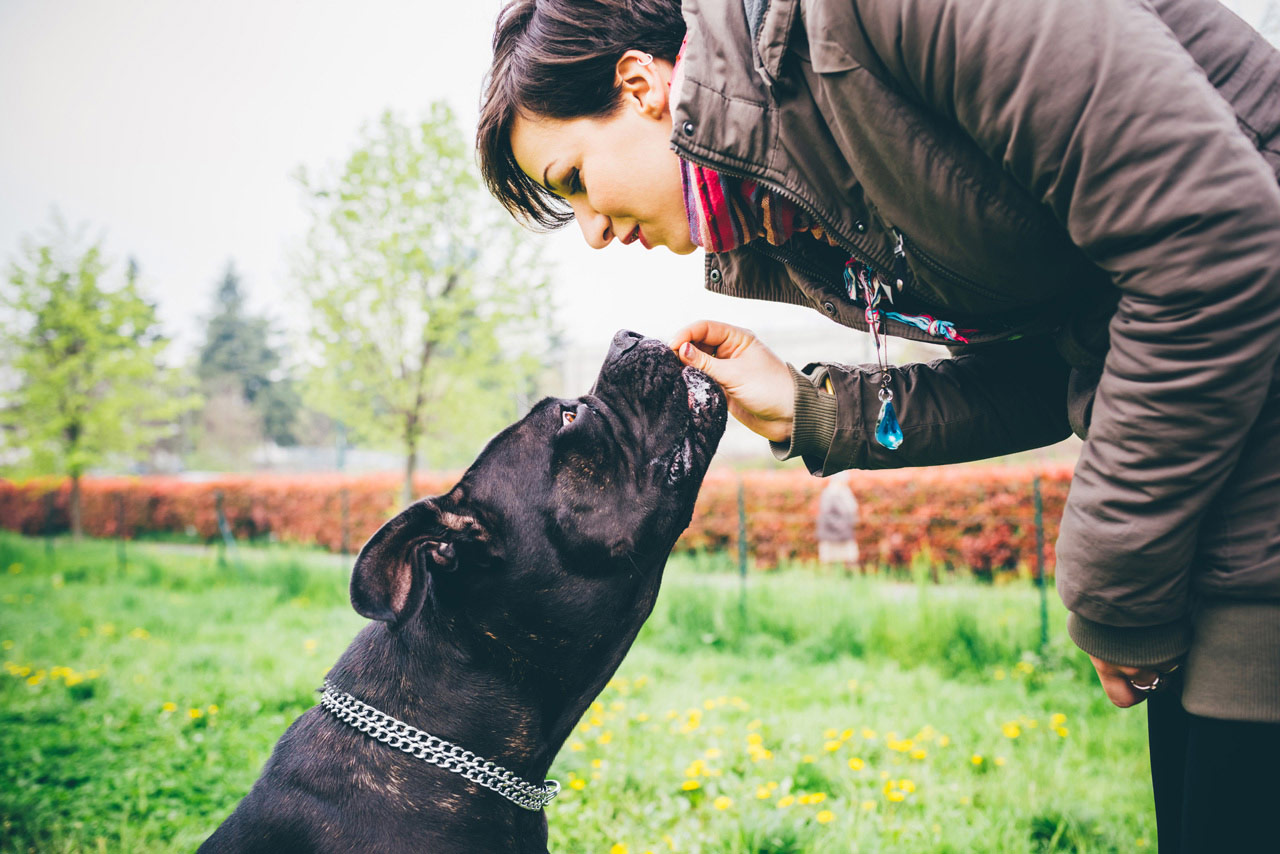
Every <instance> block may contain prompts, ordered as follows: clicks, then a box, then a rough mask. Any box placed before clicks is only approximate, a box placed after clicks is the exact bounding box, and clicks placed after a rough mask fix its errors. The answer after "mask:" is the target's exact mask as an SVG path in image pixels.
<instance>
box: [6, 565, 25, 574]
mask: <svg viewBox="0 0 1280 854" xmlns="http://www.w3.org/2000/svg"><path fill="white" fill-rule="evenodd" d="M20 572H22V564H20V563H11V564H9V574H10V575H17V574H18V573H20Z"/></svg>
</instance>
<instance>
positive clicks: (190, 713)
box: [187, 709, 204, 721]
mask: <svg viewBox="0 0 1280 854" xmlns="http://www.w3.org/2000/svg"><path fill="white" fill-rule="evenodd" d="M187 717H189V718H191V720H193V721H194V720H196V719H198V718H202V717H204V709H187Z"/></svg>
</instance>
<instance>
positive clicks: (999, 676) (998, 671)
mask: <svg viewBox="0 0 1280 854" xmlns="http://www.w3.org/2000/svg"><path fill="white" fill-rule="evenodd" d="M995 677H996V679H1003V678H1004V677H1005V672H1004V671H1003V670H1001V669H999V668H997V669H996V672H995Z"/></svg>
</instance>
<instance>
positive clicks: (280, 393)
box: [196, 264, 301, 445]
mask: <svg viewBox="0 0 1280 854" xmlns="http://www.w3.org/2000/svg"><path fill="white" fill-rule="evenodd" d="M271 336H272V331H271V321H270V320H269V319H268V318H266V317H254V316H252V315H250V314H249V313H248V310H247V309H246V307H245V298H244V294H243V293H242V292H241V288H240V276H239V275H238V274H237V273H236V271H235V267H234V266H233V265H232V264H228V265H227V271H226V274H225V275H224V276H223V279H222V283H221V284H220V285H219V286H218V290H217V293H216V294H215V295H214V301H213V312H212V313H211V314H210V316H209V320H208V323H207V325H206V327H205V340H204V344H203V345H202V346H201V348H200V352H199V354H198V355H197V358H196V375H197V376H199V377H200V380H201V382H202V383H203V384H204V385H205V387H206V389H212V388H214V387H216V386H217V385H218V384H220V383H224V382H226V381H228V380H230V381H231V383H232V384H233V387H234V388H235V389H236V390H237V391H238V392H239V394H240V396H241V398H242V399H243V400H244V401H245V402H247V403H248V404H249V405H250V406H252V408H253V409H254V410H255V411H256V413H257V415H258V417H259V419H260V421H261V424H262V430H263V434H264V435H265V436H266V437H268V438H270V439H271V440H273V441H274V442H276V443H277V444H280V445H292V444H295V437H294V432H293V428H294V420H295V419H296V418H297V414H298V409H299V407H300V406H301V400H300V398H299V396H298V392H297V390H296V389H295V388H294V385H293V382H292V380H290V379H289V378H288V377H287V376H283V375H282V373H283V371H282V365H281V362H282V357H281V354H280V352H279V350H278V349H277V348H276V347H274V346H272V344H271Z"/></svg>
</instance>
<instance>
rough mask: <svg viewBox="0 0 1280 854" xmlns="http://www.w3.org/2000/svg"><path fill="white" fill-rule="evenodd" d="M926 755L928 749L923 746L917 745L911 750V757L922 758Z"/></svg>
mask: <svg viewBox="0 0 1280 854" xmlns="http://www.w3.org/2000/svg"><path fill="white" fill-rule="evenodd" d="M928 755H929V751H927V750H925V749H924V748H923V747H917V748H916V749H915V750H913V751H911V758H912V759H924V758H925V757H926V756H928Z"/></svg>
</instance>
